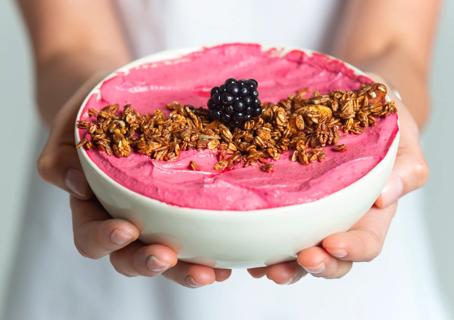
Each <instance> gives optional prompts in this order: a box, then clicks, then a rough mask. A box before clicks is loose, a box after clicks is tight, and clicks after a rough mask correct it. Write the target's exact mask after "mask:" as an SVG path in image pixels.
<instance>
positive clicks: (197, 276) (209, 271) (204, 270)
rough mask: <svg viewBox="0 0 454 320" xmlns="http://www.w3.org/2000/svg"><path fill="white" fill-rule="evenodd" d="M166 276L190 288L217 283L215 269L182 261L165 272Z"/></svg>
mask: <svg viewBox="0 0 454 320" xmlns="http://www.w3.org/2000/svg"><path fill="white" fill-rule="evenodd" d="M164 276H165V277H166V278H168V279H171V280H173V281H175V282H176V283H179V284H181V285H183V286H185V287H188V288H199V287H203V286H206V285H209V284H212V283H213V282H215V281H216V273H215V271H214V269H213V268H211V267H207V266H202V265H197V264H191V263H186V262H182V261H180V262H178V264H177V265H176V266H175V267H173V268H171V269H169V270H167V271H166V272H164Z"/></svg>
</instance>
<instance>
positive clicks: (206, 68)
mask: <svg viewBox="0 0 454 320" xmlns="http://www.w3.org/2000/svg"><path fill="white" fill-rule="evenodd" d="M231 77H233V78H237V79H248V78H254V79H257V81H258V83H259V92H260V98H261V100H262V101H271V102H276V101H278V100H279V99H281V98H285V97H287V96H288V95H289V94H292V93H293V92H295V90H297V89H300V88H306V87H307V88H309V89H310V92H311V91H313V90H318V91H320V92H321V93H326V92H328V91H332V90H334V89H356V88H358V87H359V86H360V84H361V83H366V82H370V81H371V80H370V79H368V78H366V77H364V76H357V75H355V73H354V72H353V71H352V70H351V69H349V68H348V67H347V66H346V65H344V64H343V63H342V62H339V61H338V60H334V59H332V58H329V57H326V56H324V55H321V54H317V53H315V54H313V55H311V56H308V55H307V54H305V53H304V52H302V51H298V50H294V51H291V52H289V53H287V54H285V55H283V56H282V55H281V54H279V51H278V50H276V49H271V50H267V51H263V49H262V48H261V47H260V46H259V45H255V44H226V45H220V46H216V47H211V48H205V49H203V50H201V51H198V52H194V53H191V54H188V55H185V56H183V57H181V58H177V59H173V60H168V61H162V62H157V63H150V64H143V65H141V66H140V67H137V68H133V69H131V70H130V72H128V73H123V72H118V73H117V74H116V75H115V76H114V77H113V78H110V79H109V80H107V81H105V82H104V83H103V84H102V86H101V89H100V94H99V95H93V96H92V97H90V99H88V102H87V103H86V105H85V106H84V111H83V113H82V115H81V118H82V119H86V118H88V114H87V111H88V108H96V109H99V108H101V107H104V106H105V105H107V104H113V103H118V104H120V105H121V106H123V105H124V104H132V105H133V106H134V107H135V108H136V109H137V110H138V111H140V112H142V113H150V112H152V111H153V110H155V109H157V108H163V107H164V106H165V104H167V103H169V102H171V101H179V102H181V103H185V104H191V105H194V106H204V105H206V102H207V100H208V97H209V95H210V89H211V88H212V87H213V86H216V85H219V84H221V83H222V82H224V81H225V79H227V78H231ZM310 92H309V94H310ZM397 131H398V126H397V115H391V116H389V117H387V118H385V119H383V120H380V121H378V123H377V124H376V125H375V126H374V127H372V128H369V129H367V130H366V131H365V133H364V134H362V135H344V136H343V137H342V138H341V141H340V142H339V143H345V144H347V146H348V151H347V152H342V153H340V152H333V151H331V150H329V148H327V149H326V160H325V161H323V162H321V163H318V162H316V163H313V164H311V165H308V166H303V165H301V164H299V163H297V162H292V161H290V159H289V154H283V155H282V156H281V159H280V160H278V161H275V162H274V172H272V173H265V172H262V171H261V170H260V169H259V167H258V166H250V167H247V168H243V167H238V168H235V169H233V170H231V171H225V172H217V171H215V170H213V165H214V164H215V163H216V162H217V158H216V154H215V153H214V152H211V151H209V150H205V151H186V152H183V153H182V154H181V156H180V158H179V159H177V160H175V161H156V160H152V159H150V158H149V157H147V156H144V155H139V154H132V155H131V156H129V157H127V158H116V157H114V156H108V155H107V154H105V153H103V152H99V151H97V150H89V151H87V153H88V156H89V157H90V159H91V160H92V161H93V162H94V163H95V164H96V165H97V166H98V167H99V168H100V169H101V170H103V171H104V172H105V173H106V174H107V175H108V176H110V177H111V178H112V179H113V180H115V181H117V182H118V183H120V184H121V185H123V186H124V187H126V188H128V189H130V190H133V191H135V192H137V193H140V194H142V195H144V196H147V197H150V198H153V199H156V200H159V201H162V202H165V203H167V204H171V205H176V206H181V207H188V208H199V209H212V210H254V209H263V208H274V207H281V206H288V205H295V204H302V203H307V202H311V201H315V200H318V199H320V198H323V197H326V196H328V195H330V194H332V193H334V192H336V191H338V190H340V189H342V188H344V187H346V186H348V185H350V184H351V183H353V182H355V181H356V180H358V179H359V178H361V177H362V176H364V175H365V174H366V173H368V172H369V171H370V170H371V169H372V168H374V166H376V165H377V164H378V163H379V162H380V161H381V160H382V159H383V158H384V156H385V155H386V153H387V151H388V149H389V147H390V145H391V143H392V141H393V140H394V137H395V135H396V133H397ZM80 132H81V133H83V132H82V131H80ZM191 160H193V161H195V162H197V163H198V164H199V166H200V168H201V170H200V171H192V170H189V169H188V165H189V162H190V161H191Z"/></svg>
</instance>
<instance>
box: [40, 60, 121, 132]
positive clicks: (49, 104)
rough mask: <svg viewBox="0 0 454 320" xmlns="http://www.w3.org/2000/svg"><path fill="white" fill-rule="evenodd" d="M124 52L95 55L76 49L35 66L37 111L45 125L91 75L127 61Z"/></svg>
mask: <svg viewBox="0 0 454 320" xmlns="http://www.w3.org/2000/svg"><path fill="white" fill-rule="evenodd" d="M128 60H129V56H128V55H125V54H121V55H118V54H111V55H107V54H95V53H91V54H90V53H87V52H74V53H68V54H60V55H56V56H54V57H53V59H51V60H48V61H46V62H45V63H43V64H42V65H37V67H36V96H37V103H38V111H39V114H40V115H41V118H42V119H43V121H44V123H45V124H46V125H50V124H51V123H52V121H53V118H54V116H55V114H56V113H57V112H58V110H59V109H60V108H61V106H62V105H63V104H64V103H65V101H66V100H67V99H68V98H69V97H70V96H71V95H72V94H73V93H74V92H75V91H76V90H77V89H78V88H79V87H80V86H81V84H83V83H84V82H85V81H87V80H88V79H90V78H92V77H102V76H103V75H105V74H106V73H108V72H109V71H112V70H113V69H115V68H117V67H118V66H120V65H122V64H124V63H126V62H127V61H128Z"/></svg>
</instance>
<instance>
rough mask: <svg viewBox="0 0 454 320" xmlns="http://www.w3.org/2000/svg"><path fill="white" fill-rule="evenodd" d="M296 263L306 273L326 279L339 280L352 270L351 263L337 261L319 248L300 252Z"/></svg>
mask: <svg viewBox="0 0 454 320" xmlns="http://www.w3.org/2000/svg"><path fill="white" fill-rule="evenodd" d="M297 261H298V264H299V265H300V266H301V267H303V268H304V269H305V270H306V271H307V272H308V273H310V274H312V275H313V276H316V277H322V278H327V279H337V278H340V277H342V276H344V275H345V274H347V273H348V272H349V271H350V269H351V268H352V263H351V262H349V261H341V260H337V259H336V258H334V257H332V256H330V255H329V254H328V253H327V252H326V251H325V250H323V248H320V247H312V248H308V249H304V250H302V251H301V252H300V253H299V254H298V259H297Z"/></svg>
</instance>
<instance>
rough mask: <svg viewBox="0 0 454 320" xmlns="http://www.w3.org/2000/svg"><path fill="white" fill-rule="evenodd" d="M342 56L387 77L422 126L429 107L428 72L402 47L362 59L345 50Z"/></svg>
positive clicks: (426, 118)
mask: <svg viewBox="0 0 454 320" xmlns="http://www.w3.org/2000/svg"><path fill="white" fill-rule="evenodd" d="M342 58H343V59H346V60H347V61H349V62H351V63H352V64H354V65H357V66H358V67H360V68H361V69H363V70H365V71H368V72H372V73H375V74H377V75H379V76H381V77H383V78H384V79H385V80H386V81H388V82H389V84H390V85H391V86H392V87H394V89H396V90H398V91H399V93H400V94H401V96H402V99H403V101H404V103H405V105H406V106H407V108H408V110H409V111H410V113H411V114H412V115H413V117H414V119H415V121H416V123H417V124H418V126H419V127H420V128H422V127H423V126H424V125H425V123H426V122H427V120H428V117H429V110H430V98H429V90H428V76H427V74H426V73H425V72H422V71H421V68H419V67H418V65H416V64H415V63H414V61H412V60H411V59H410V58H409V57H408V55H407V53H406V52H405V50H403V49H401V48H399V47H396V48H389V50H387V51H386V52H385V53H383V54H382V55H379V56H373V57H371V58H366V59H364V60H363V59H361V60H355V59H352V58H351V56H350V55H349V53H348V52H344V54H342Z"/></svg>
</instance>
